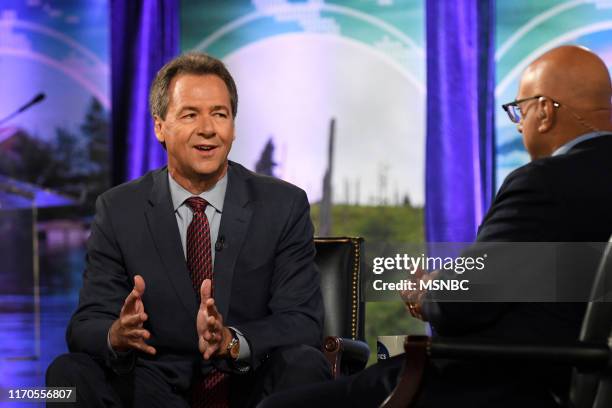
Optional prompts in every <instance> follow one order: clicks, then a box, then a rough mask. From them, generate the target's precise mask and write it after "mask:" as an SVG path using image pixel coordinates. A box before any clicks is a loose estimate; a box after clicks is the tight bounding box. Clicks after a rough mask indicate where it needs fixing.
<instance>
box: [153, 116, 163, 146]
mask: <svg viewBox="0 0 612 408" xmlns="http://www.w3.org/2000/svg"><path fill="white" fill-rule="evenodd" d="M163 124H164V121H163V120H162V119H161V118H160V117H159V116H154V117H153V130H154V131H155V137H156V138H157V140H158V141H159V142H160V143H164V142H165V141H166V139H165V137H164V132H163V131H162V126H163Z"/></svg>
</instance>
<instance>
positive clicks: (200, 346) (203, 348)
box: [198, 336, 208, 356]
mask: <svg viewBox="0 0 612 408" xmlns="http://www.w3.org/2000/svg"><path fill="white" fill-rule="evenodd" d="M207 348H208V342H207V341H206V340H205V339H204V337H202V336H200V337H199V338H198V349H200V353H202V356H203V355H204V352H205V351H206V349H207Z"/></svg>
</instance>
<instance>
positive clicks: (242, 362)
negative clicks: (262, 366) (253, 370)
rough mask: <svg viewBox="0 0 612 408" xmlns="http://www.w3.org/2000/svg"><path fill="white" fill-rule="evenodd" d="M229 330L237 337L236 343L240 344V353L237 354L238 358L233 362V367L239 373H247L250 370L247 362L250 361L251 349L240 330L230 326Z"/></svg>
mask: <svg viewBox="0 0 612 408" xmlns="http://www.w3.org/2000/svg"><path fill="white" fill-rule="evenodd" d="M229 328H230V329H232V330H233V331H234V333H236V337H238V341H239V342H240V351H239V352H238V358H237V359H236V361H235V362H234V365H235V367H236V368H237V369H238V370H239V371H248V370H249V368H250V367H249V361H251V347H250V346H249V342H248V341H247V339H246V337H244V335H243V334H242V333H241V332H240V330H238V329H236V328H235V327H231V326H230V327H229Z"/></svg>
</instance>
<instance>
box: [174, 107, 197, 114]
mask: <svg viewBox="0 0 612 408" xmlns="http://www.w3.org/2000/svg"><path fill="white" fill-rule="evenodd" d="M185 111H194V112H199V111H200V109H198V108H196V107H195V106H183V107H182V108H181V109H180V110H179V111H178V113H179V114H181V113H183V112H185Z"/></svg>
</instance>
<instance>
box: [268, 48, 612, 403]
mask: <svg viewBox="0 0 612 408" xmlns="http://www.w3.org/2000/svg"><path fill="white" fill-rule="evenodd" d="M611 98H612V85H611V83H610V75H609V73H608V70H607V68H606V65H605V64H604V62H603V61H602V60H601V59H600V58H599V57H598V56H596V55H595V54H593V53H592V52H590V51H588V50H586V49H584V48H582V47H576V46H562V47H558V48H555V49H553V50H551V51H549V52H547V53H545V54H544V55H542V56H541V57H540V58H538V59H537V60H536V61H534V62H533V63H532V64H531V65H529V67H528V68H527V69H526V70H525V72H524V73H523V76H522V78H521V82H520V87H519V92H518V95H517V98H516V100H515V101H513V102H510V103H507V104H504V105H503V109H504V110H505V111H506V112H507V113H508V116H509V118H510V120H511V121H512V122H514V123H516V125H517V128H518V131H519V132H520V133H521V134H522V135H523V141H524V144H525V148H526V149H527V151H528V152H529V155H530V156H531V158H532V161H531V163H528V164H527V165H525V166H522V167H520V168H518V169H517V170H515V171H514V172H512V173H511V174H510V175H509V176H508V177H507V178H506V180H505V181H504V183H503V185H502V187H501V188H500V190H499V192H498V194H497V196H496V197H495V200H494V202H493V204H492V205H491V208H490V209H489V211H488V213H487V215H486V216H485V218H484V220H483V222H482V224H481V226H480V228H479V230H478V236H477V242H494V241H497V242H605V241H607V240H608V238H609V237H610V234H612V118H611V114H612V106H611ZM597 260H598V259H597V258H594V259H592V260H590V262H593V263H595V262H597ZM580 266H581V268H578V269H577V270H576V271H575V272H576V273H577V274H578V275H577V276H576V279H577V280H581V279H588V274H589V270H588V269H589V268H591V266H589V265H587V264H581V265H580ZM592 266H593V268H591V269H594V267H595V266H594V265H592ZM412 299H415V300H416V301H413V300H412ZM423 300H428V302H423ZM409 306H410V311H411V313H413V315H415V316H418V317H421V318H423V319H424V320H428V321H429V322H430V323H431V325H432V326H433V328H434V329H435V331H436V332H437V333H438V334H440V335H443V336H448V337H467V338H481V339H482V338H491V339H502V340H505V341H509V342H512V341H514V342H520V341H523V342H528V343H533V342H537V341H542V342H554V341H559V342H563V341H573V340H577V339H578V334H579V330H580V325H581V322H582V318H583V316H584V311H585V305H584V304H583V303H571V304H567V303H566V304H562V303H510V304H508V303H486V304H482V303H480V304H478V303H461V304H457V303H444V302H436V301H435V300H434V299H433V298H432V297H431V296H430V294H428V293H426V292H425V293H418V294H417V296H415V297H412V298H411V302H410V305H409ZM403 360H404V356H403V355H400V356H397V357H394V358H391V359H388V360H385V361H383V362H381V363H378V364H375V365H374V366H372V367H369V368H368V369H366V370H365V371H363V372H362V373H360V374H358V375H356V376H353V377H348V378H344V379H341V380H337V381H334V382H332V383H327V384H321V385H317V386H310V387H304V388H301V389H299V390H296V391H292V392H286V393H281V394H277V395H274V396H272V397H270V398H269V399H267V400H265V401H264V402H263V404H261V407H262V408H263V407H265V408H269V407H282V406H291V407H309V406H342V407H343V406H346V407H349V406H361V407H370V406H371V407H376V406H378V405H379V404H380V403H381V402H382V401H383V400H384V399H385V398H386V397H387V396H388V395H389V394H390V392H391V391H392V390H393V388H394V387H395V385H396V384H397V379H398V375H399V373H400V370H401V366H402V363H403ZM569 378H570V371H569V369H564V368H557V367H548V366H545V365H541V364H540V365H535V364H532V365H529V366H528V367H527V366H525V364H516V365H514V366H512V365H511V363H510V362H505V363H496V362H492V363H490V364H486V363H478V364H472V363H462V362H448V361H446V362H444V361H442V362H439V361H433V362H430V363H429V365H428V367H427V368H426V370H425V374H424V380H423V385H422V386H421V388H420V391H419V393H418V394H417V397H416V402H415V403H414V404H413V405H411V406H414V407H450V406H452V407H470V408H478V407H483V408H484V407H496V408H500V407H508V408H510V407H539V408H543V407H556V406H558V404H557V403H556V402H555V400H554V399H553V397H552V396H551V391H553V392H554V393H555V395H557V396H559V397H561V398H566V397H567V391H568V387H569Z"/></svg>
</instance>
